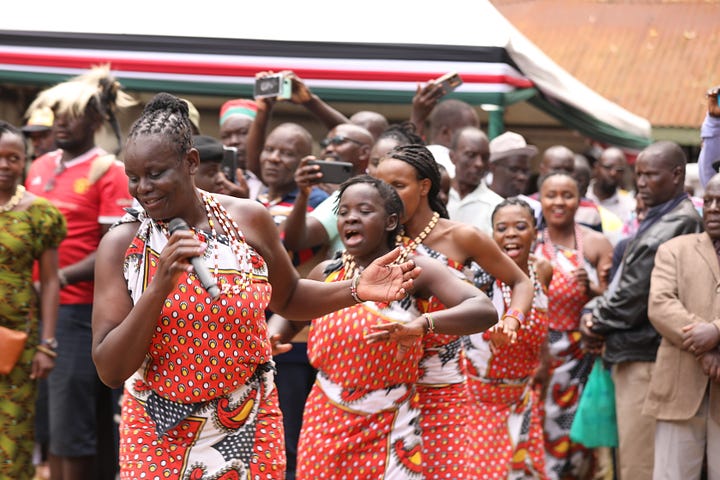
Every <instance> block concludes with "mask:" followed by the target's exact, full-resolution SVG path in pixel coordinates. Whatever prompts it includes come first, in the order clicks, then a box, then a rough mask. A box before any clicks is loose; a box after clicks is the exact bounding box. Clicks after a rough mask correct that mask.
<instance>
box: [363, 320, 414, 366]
mask: <svg viewBox="0 0 720 480" xmlns="http://www.w3.org/2000/svg"><path fill="white" fill-rule="evenodd" d="M424 325H425V323H424V322H422V323H419V322H408V323H397V322H390V323H381V324H379V325H371V326H370V328H371V329H372V330H374V331H373V332H372V333H368V334H366V335H365V340H366V341H367V343H378V342H395V343H397V344H398V353H397V358H398V359H402V358H404V357H405V356H406V355H407V353H408V351H409V350H410V349H411V348H412V347H413V346H415V345H418V342H420V339H421V338H422V336H423V334H424V333H425V332H424Z"/></svg>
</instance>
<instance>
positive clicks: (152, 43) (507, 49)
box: [0, 0, 651, 149]
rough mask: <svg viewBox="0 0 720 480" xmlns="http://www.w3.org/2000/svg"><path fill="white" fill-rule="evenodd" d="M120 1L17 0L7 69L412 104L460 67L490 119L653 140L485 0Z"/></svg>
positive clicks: (465, 96) (2, 53) (14, 75)
mask: <svg viewBox="0 0 720 480" xmlns="http://www.w3.org/2000/svg"><path fill="white" fill-rule="evenodd" d="M118 6H119V7H120V8H119V9H118V10H116V11H112V12H110V11H108V10H107V9H106V8H105V7H104V6H98V4H97V3H95V2H90V1H87V0H75V1H72V0H71V1H69V2H65V3H58V2H50V1H49V0H38V1H36V2H33V4H32V10H33V11H34V12H38V13H34V14H28V11H27V10H28V9H27V7H26V6H21V4H18V3H17V2H15V3H12V4H9V5H7V6H6V8H7V9H8V10H9V14H8V15H6V16H5V21H4V22H3V30H0V81H1V82H9V83H21V84H37V85H45V84H51V83H55V82H57V81H60V80H63V79H65V78H67V77H68V76H72V75H76V74H78V73H81V72H82V71H84V70H85V69H86V68H88V67H89V66H91V65H92V64H97V63H101V62H108V63H110V64H111V67H112V69H113V71H114V72H115V74H116V76H117V77H118V78H119V79H120V80H121V81H122V82H123V84H124V85H125V86H126V87H127V88H129V89H136V90H150V91H152V90H161V89H163V90H166V91H173V92H176V93H178V94H193V93H195V94H217V95H230V96H237V95H246V96H250V93H251V86H252V82H253V80H254V73H255V72H257V71H260V70H276V71H277V70H282V69H291V70H294V71H296V72H297V73H298V74H299V75H300V76H301V77H302V78H303V80H304V81H305V82H306V83H307V84H308V85H309V86H310V87H311V88H312V89H313V90H314V91H316V92H317V93H318V94H319V95H321V96H322V97H323V98H326V99H327V100H336V101H350V102H363V101H365V102H367V101H373V102H388V103H400V102H403V103H407V102H409V100H410V99H411V98H412V95H413V93H414V91H415V87H416V85H417V83H419V82H424V81H427V80H428V79H430V78H435V77H438V76H440V75H442V74H443V73H446V72H448V71H457V72H458V73H460V75H461V76H462V77H463V80H464V81H465V83H464V84H463V85H462V86H461V87H460V88H459V89H458V90H457V91H456V92H455V93H454V94H453V96H455V97H457V98H460V99H462V100H465V101H467V102H469V103H472V104H475V105H480V104H485V105H487V104H491V105H495V106H496V107H497V108H498V109H499V110H498V111H499V112H500V115H494V116H491V122H492V119H493V118H495V121H496V122H502V114H501V113H502V110H503V109H504V108H505V107H507V106H509V105H511V104H513V103H516V102H519V101H528V102H530V103H531V104H533V105H534V106H535V107H537V108H539V109H540V110H543V111H545V112H546V113H548V114H550V115H551V116H554V117H555V118H557V119H559V120H560V121H561V122H562V123H564V124H565V125H566V126H568V128H571V129H575V130H577V131H579V132H580V133H581V134H583V135H585V136H587V137H589V138H591V139H594V140H597V141H600V142H603V143H606V144H614V145H618V146H621V147H625V148H629V149H639V148H642V147H644V146H645V145H647V144H648V143H649V142H650V134H651V128H650V124H649V122H648V121H647V120H646V119H644V118H641V117H639V116H637V115H634V114H632V113H631V112H628V111H627V110H625V109H623V108H622V107H620V106H619V105H617V104H614V103H612V102H610V101H609V100H607V99H605V98H603V97H602V96H600V95H598V94H597V93H596V92H594V91H592V90H591V89H589V88H588V87H586V86H585V85H584V84H582V83H581V82H579V81H578V80H576V79H575V78H574V77H572V76H571V75H570V74H568V73H567V72H565V71H564V70H563V69H561V68H560V67H559V66H558V65H556V64H555V63H554V62H553V61H552V60H551V59H550V58H549V57H547V56H546V55H545V54H544V53H543V52H542V51H540V50H539V49H538V48H537V47H536V46H535V45H533V44H532V43H531V42H530V41H529V40H528V39H527V38H525V37H524V36H523V35H522V34H521V33H520V32H518V31H517V30H516V29H515V28H514V27H513V26H512V25H511V24H510V23H509V22H508V21H507V20H506V19H505V18H504V17H503V16H502V15H501V14H500V13H499V12H498V11H497V10H496V9H495V8H494V7H493V6H492V4H491V3H490V2H488V1H482V0H479V1H466V2H461V3H460V4H454V5H452V7H451V8H446V7H444V6H439V5H437V4H430V2H413V3H409V2H387V1H384V2H381V1H379V0H367V1H364V2H358V3H356V4H347V3H338V2H329V1H320V0H310V1H308V2H304V3H297V2H289V1H287V0H282V1H276V2H272V3H266V2H263V3H253V4H251V3H248V2H226V1H220V0H206V1H204V2H202V3H193V4H187V5H186V6H184V5H178V3H171V2H167V1H157V2H140V1H138V0H128V1H126V2H123V3H121V4H118ZM490 128H491V130H492V129H493V128H495V129H496V130H497V128H498V127H497V125H495V126H493V125H492V124H491V126H490ZM500 128H501V127H500ZM491 134H492V131H491Z"/></svg>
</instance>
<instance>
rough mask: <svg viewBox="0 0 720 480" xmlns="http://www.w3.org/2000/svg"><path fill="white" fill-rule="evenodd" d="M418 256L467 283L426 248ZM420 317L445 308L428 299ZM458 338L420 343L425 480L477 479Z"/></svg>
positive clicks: (454, 266)
mask: <svg viewBox="0 0 720 480" xmlns="http://www.w3.org/2000/svg"><path fill="white" fill-rule="evenodd" d="M416 252H417V254H418V255H428V256H431V257H433V258H435V259H436V260H439V261H441V262H443V263H445V264H446V265H447V266H448V268H450V270H451V271H452V272H453V273H455V274H456V275H458V277H460V278H463V279H465V280H469V278H468V275H466V273H465V270H466V269H465V267H464V266H463V265H460V264H458V263H457V262H454V261H452V260H451V259H449V258H447V257H446V256H445V255H443V254H441V253H439V252H437V251H435V250H432V249H430V248H429V247H427V246H425V245H420V246H418V248H417V250H416ZM418 307H419V308H420V310H421V311H422V312H435V311H438V310H444V309H445V308H446V307H445V305H443V304H442V303H440V301H439V300H438V299H437V298H435V297H431V298H430V299H429V300H428V301H420V300H418ZM463 338H464V337H459V336H457V335H442V334H435V333H433V334H429V335H425V336H424V337H423V356H422V359H421V360H420V378H419V379H418V382H417V391H418V394H419V399H420V407H421V412H422V413H421V417H420V426H421V429H422V437H423V461H424V463H425V475H426V478H428V479H452V480H463V479H476V478H477V477H476V474H475V471H476V462H477V455H476V454H475V452H474V451H473V449H472V444H471V439H472V436H471V434H470V432H469V429H468V419H469V418H471V417H472V415H473V414H472V410H473V409H474V408H477V407H476V405H475V402H474V401H473V399H472V395H471V394H470V389H469V387H468V383H467V375H466V368H467V367H466V365H465V349H464V347H463Z"/></svg>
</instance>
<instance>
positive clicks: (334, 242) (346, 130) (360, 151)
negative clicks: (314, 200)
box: [285, 123, 373, 255]
mask: <svg viewBox="0 0 720 480" xmlns="http://www.w3.org/2000/svg"><path fill="white" fill-rule="evenodd" d="M372 145H373V137H372V135H371V134H370V132H368V131H367V130H366V129H365V128H363V127H361V126H359V125H355V124H352V123H341V124H339V125H337V126H335V128H333V129H332V130H330V132H328V134H327V136H326V137H325V138H324V139H323V140H321V141H320V146H321V147H322V148H323V150H322V152H321V153H320V155H319V157H320V159H324V160H326V161H342V162H349V163H352V165H353V171H352V175H353V176H354V175H360V174H362V173H365V171H366V170H367V166H368V163H369V161H370V150H371V148H372ZM310 160H317V158H316V157H314V156H312V155H310V156H307V157H305V158H303V159H302V160H301V162H300V166H299V167H298V169H297V171H296V172H295V181H296V182H297V185H298V187H300V194H299V195H298V199H297V201H296V203H295V206H294V207H293V210H292V212H290V215H289V216H288V218H287V220H286V227H285V245H286V246H287V247H288V248H291V249H294V250H296V249H301V248H308V247H312V246H315V245H328V244H329V245H330V251H329V253H330V254H331V255H332V253H334V252H335V251H338V250H342V248H343V246H342V242H341V241H340V235H338V231H337V214H336V213H335V206H336V202H337V187H338V186H337V185H332V184H324V185H323V184H322V183H321V182H322V178H321V176H322V173H320V167H318V166H316V165H308V162H309V161H310ZM318 184H320V185H321V186H324V187H325V189H326V191H328V190H330V191H331V192H332V193H331V195H330V196H329V197H328V198H327V199H326V200H325V201H323V202H322V203H321V204H320V205H318V206H317V207H316V208H315V210H313V211H312V212H311V213H310V214H307V213H306V212H307V209H306V208H305V206H306V201H307V193H308V192H309V191H310V189H311V188H312V187H313V186H315V185H318Z"/></svg>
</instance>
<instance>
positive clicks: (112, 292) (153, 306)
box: [93, 195, 420, 387]
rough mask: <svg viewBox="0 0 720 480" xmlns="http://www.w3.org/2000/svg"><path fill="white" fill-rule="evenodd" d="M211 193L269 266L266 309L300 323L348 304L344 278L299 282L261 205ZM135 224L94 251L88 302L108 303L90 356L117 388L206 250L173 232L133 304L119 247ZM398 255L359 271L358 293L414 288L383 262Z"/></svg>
mask: <svg viewBox="0 0 720 480" xmlns="http://www.w3.org/2000/svg"><path fill="white" fill-rule="evenodd" d="M217 198H218V199H220V201H221V202H222V204H223V206H224V207H225V208H226V209H227V211H228V213H229V214H230V216H231V217H232V218H234V219H235V220H236V222H237V223H238V224H239V227H240V230H241V231H243V232H244V233H245V235H246V241H247V242H248V243H249V244H250V245H251V246H253V247H254V248H255V249H256V250H257V251H258V252H259V253H260V254H261V255H262V256H263V258H264V259H265V262H266V263H267V266H268V271H269V280H270V283H271V284H272V285H273V296H272V299H271V301H270V309H271V310H273V311H274V312H278V313H279V314H281V315H283V316H285V317H288V318H297V319H301V320H302V319H311V318H314V317H317V316H320V315H323V314H325V313H328V312H331V311H335V310H339V309H341V308H343V307H346V306H348V305H351V304H353V303H354V301H353V299H352V297H351V295H350V282H351V281H350V280H347V281H343V282H334V283H327V284H326V283H321V282H316V281H312V280H306V279H300V277H299V275H298V273H297V271H296V270H295V268H294V267H293V265H292V263H291V262H290V259H289V257H288V255H287V252H286V250H285V248H284V247H283V245H282V243H281V242H280V237H279V235H278V233H277V228H276V227H275V224H274V222H273V220H272V217H271V216H270V214H269V213H268V212H267V210H266V209H265V207H263V206H262V205H261V204H259V203H257V202H253V201H249V200H244V199H237V198H234V197H227V196H224V195H218V196H217ZM136 229H137V224H126V225H121V226H119V227H117V228H116V229H114V230H113V231H112V232H110V233H109V234H108V235H106V237H105V238H103V240H102V241H101V243H100V247H99V248H98V257H97V262H96V274H97V278H96V287H95V299H94V302H95V303H97V304H98V305H112V306H113V308H111V309H110V308H102V309H101V308H98V309H94V310H93V360H94V362H95V365H96V367H97V370H98V374H99V375H100V378H101V379H102V381H103V382H104V383H105V384H106V385H108V386H111V387H119V386H120V385H121V384H122V383H123V382H124V381H125V380H126V379H127V378H128V377H130V376H131V375H132V374H133V372H135V371H136V370H137V369H138V368H139V367H140V365H141V364H142V362H143V360H144V358H145V355H146V354H147V350H148V345H149V343H150V341H151V339H152V336H153V334H154V331H155V328H156V323H157V316H158V314H159V312H160V311H161V309H162V306H163V303H164V301H165V298H167V296H168V295H169V294H170V292H171V291H172V290H173V289H174V288H175V287H176V285H177V282H178V280H179V277H180V275H181V274H182V273H183V272H186V271H190V269H191V268H192V266H191V264H190V262H189V258H191V257H195V256H199V255H201V254H202V252H203V249H204V248H205V247H204V246H203V245H202V243H201V242H200V241H199V240H197V238H195V236H194V234H193V232H192V231H190V230H186V231H177V232H175V233H173V234H172V235H171V237H170V239H169V241H168V244H167V246H166V247H165V248H164V249H163V251H162V252H161V254H160V257H159V259H158V265H157V271H156V274H155V276H154V277H153V278H152V280H151V281H150V283H149V284H148V287H147V289H146V290H145V291H144V292H143V295H142V296H141V297H140V299H139V300H138V302H137V303H136V304H135V305H133V303H132V300H131V298H130V296H129V294H128V292H127V285H126V283H125V280H124V278H123V274H122V267H123V261H124V255H125V249H126V248H127V245H128V244H129V241H130V240H131V238H132V237H133V235H134V234H135V231H136ZM399 253H400V251H399V249H396V250H394V251H393V252H391V253H390V254H388V255H386V256H384V257H382V258H380V259H378V260H376V262H373V264H371V265H369V266H368V268H366V269H365V271H364V272H363V275H362V276H361V278H360V282H359V283H358V295H360V296H361V298H368V299H376V300H379V301H387V300H395V299H399V298H403V297H404V296H405V294H406V290H407V289H410V288H412V279H413V278H414V277H415V276H417V275H418V274H419V273H420V269H418V268H415V266H414V264H413V263H412V262H406V263H404V264H401V265H399V266H386V265H387V264H389V263H391V262H392V261H393V260H394V259H396V258H397V257H398V255H399ZM320 298H321V299H322V302H319V301H318V299H320Z"/></svg>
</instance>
